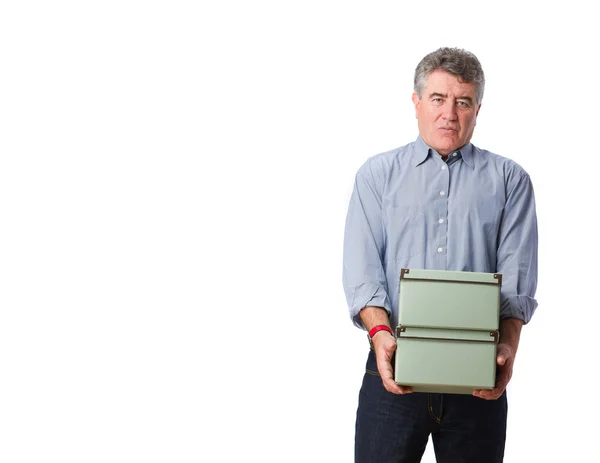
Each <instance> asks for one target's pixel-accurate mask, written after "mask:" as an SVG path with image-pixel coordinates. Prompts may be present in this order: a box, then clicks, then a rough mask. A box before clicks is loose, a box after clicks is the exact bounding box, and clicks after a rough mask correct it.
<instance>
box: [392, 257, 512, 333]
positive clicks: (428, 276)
mask: <svg viewBox="0 0 600 463" xmlns="http://www.w3.org/2000/svg"><path fill="white" fill-rule="evenodd" d="M501 285H502V275H500V274H498V273H482V272H461V271H449V270H422V269H402V271H401V274H400V289H399V310H398V323H399V324H401V325H403V326H417V327H419V326H420V327H432V328H449V329H464V330H497V329H498V325H499V316H500V288H501Z"/></svg>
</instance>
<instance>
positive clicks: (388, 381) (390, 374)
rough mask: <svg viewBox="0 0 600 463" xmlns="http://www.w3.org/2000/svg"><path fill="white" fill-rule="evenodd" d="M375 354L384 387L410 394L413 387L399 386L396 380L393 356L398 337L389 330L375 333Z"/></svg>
mask: <svg viewBox="0 0 600 463" xmlns="http://www.w3.org/2000/svg"><path fill="white" fill-rule="evenodd" d="M371 342H372V343H373V349H374V350H375V356H376V358H377V370H379V375H380V376H381V381H382V382H383V387H385V389H386V390H387V391H388V392H392V393H393V394H409V393H411V392H412V391H413V390H412V387H408V386H398V385H397V384H396V382H395V381H394V370H393V368H392V357H393V355H394V352H395V351H396V338H394V336H392V335H391V334H390V333H388V332H387V331H379V332H377V333H375V335H374V336H373V338H372V339H371Z"/></svg>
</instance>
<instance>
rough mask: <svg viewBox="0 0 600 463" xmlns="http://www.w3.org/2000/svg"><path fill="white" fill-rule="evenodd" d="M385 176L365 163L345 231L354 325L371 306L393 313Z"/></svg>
mask: <svg viewBox="0 0 600 463" xmlns="http://www.w3.org/2000/svg"><path fill="white" fill-rule="evenodd" d="M383 184H384V182H383V179H382V178H381V176H378V175H377V174H376V173H374V172H373V170H372V166H369V164H365V165H364V166H363V167H362V168H361V169H359V171H358V173H357V174H356V177H355V182H354V188H353V191H352V195H351V197H350V203H349V206H348V213H347V216H346V227H345V230H344V257H343V278H342V279H343V284H344V291H345V294H346V300H347V302H348V308H349V310H350V317H351V319H352V321H353V322H354V324H355V325H356V326H358V327H360V328H364V326H363V324H362V321H361V319H360V316H359V312H360V311H361V309H363V308H364V307H367V306H375V307H382V308H384V309H385V310H386V311H387V312H388V315H389V314H390V312H391V304H390V299H389V297H388V293H387V283H386V280H385V272H384V270H383V264H382V262H383V255H384V252H385V244H384V243H385V238H384V228H383V220H382V189H383Z"/></svg>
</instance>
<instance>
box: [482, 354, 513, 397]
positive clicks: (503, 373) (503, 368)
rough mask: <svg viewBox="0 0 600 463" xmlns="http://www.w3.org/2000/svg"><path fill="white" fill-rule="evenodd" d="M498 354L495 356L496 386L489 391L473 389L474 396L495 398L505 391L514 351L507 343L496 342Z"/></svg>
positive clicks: (511, 368)
mask: <svg viewBox="0 0 600 463" xmlns="http://www.w3.org/2000/svg"><path fill="white" fill-rule="evenodd" d="M497 352H498V354H497V356H496V363H497V364H498V367H497V369H496V387H495V388H494V389H492V390H491V391H490V390H489V389H477V390H475V391H473V395H474V396H475V397H480V398H482V399H486V400H496V399H497V398H499V397H500V396H501V395H502V393H503V392H504V391H505V389H506V386H507V385H508V382H509V381H510V378H511V377H512V372H513V364H514V361H515V352H514V350H513V348H512V347H511V346H510V344H508V343H499V344H498V351H497Z"/></svg>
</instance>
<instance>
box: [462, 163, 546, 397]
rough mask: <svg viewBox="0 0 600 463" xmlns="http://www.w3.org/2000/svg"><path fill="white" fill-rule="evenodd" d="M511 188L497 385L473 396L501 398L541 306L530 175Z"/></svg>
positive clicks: (502, 242) (500, 254) (500, 261)
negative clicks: (526, 331) (524, 330)
mask: <svg viewBox="0 0 600 463" xmlns="http://www.w3.org/2000/svg"><path fill="white" fill-rule="evenodd" d="M507 190H508V194H507V201H506V205H505V208H504V214H503V217H502V224H501V225H500V231H499V234H498V251H497V272H498V273H501V274H502V291H501V305H500V339H499V342H498V351H497V356H496V363H497V365H498V367H497V374H496V387H495V388H494V389H493V390H491V391H485V390H478V391H474V392H473V395H475V396H477V397H481V398H483V399H488V400H489V399H497V398H498V397H500V396H501V395H502V393H503V392H504V391H505V389H506V387H507V385H508V383H509V382H510V379H511V377H512V372H513V366H514V362H515V357H516V355H517V349H518V347H519V339H520V337H521V328H522V327H523V325H524V324H526V323H527V322H529V320H530V319H531V317H532V316H533V313H534V312H535V309H536V307H537V301H536V300H535V291H536V287H537V265H538V261H537V256H538V255H537V252H538V235H537V217H536V210H535V198H534V192H533V186H532V184H531V180H530V178H529V175H527V174H526V173H524V172H520V173H519V175H516V176H515V177H514V178H513V179H511V181H509V182H508V185H507Z"/></svg>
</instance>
